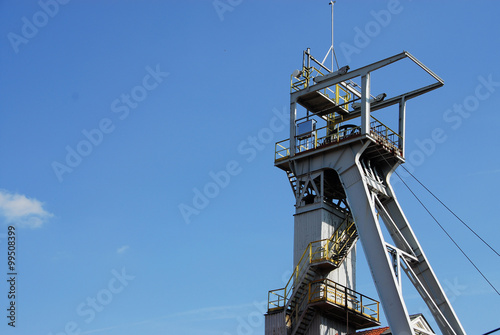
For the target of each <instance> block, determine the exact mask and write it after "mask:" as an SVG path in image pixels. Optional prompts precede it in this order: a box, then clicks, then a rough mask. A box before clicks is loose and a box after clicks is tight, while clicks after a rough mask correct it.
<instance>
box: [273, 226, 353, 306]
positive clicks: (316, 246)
mask: <svg viewBox="0 0 500 335" xmlns="http://www.w3.org/2000/svg"><path fill="white" fill-rule="evenodd" d="M355 234H356V225H355V224H354V222H352V221H349V220H348V219H345V220H344V222H342V224H341V225H340V226H339V227H338V228H337V229H336V230H335V232H334V233H333V234H332V236H331V237H330V238H329V239H324V240H319V241H314V242H311V243H309V244H308V246H307V248H306V250H304V253H303V254H302V257H301V258H300V260H299V262H298V264H297V265H296V266H295V268H294V270H293V273H292V275H291V277H290V279H289V280H288V282H287V283H286V285H285V287H284V288H280V289H277V290H272V291H269V293H268V310H269V311H273V310H277V309H282V308H284V307H285V306H286V304H287V303H288V301H289V300H290V298H291V295H292V293H293V290H294V289H295V287H296V286H297V285H300V283H301V281H302V280H303V277H304V275H305V273H306V272H307V269H308V268H309V265H310V264H313V263H318V262H324V261H329V262H332V263H334V264H335V265H337V266H338V265H339V263H340V262H341V261H342V259H340V258H338V256H339V255H341V254H342V253H343V252H344V251H345V252H347V250H345V249H346V248H347V247H348V245H347V242H348V241H349V240H350V239H352V238H354V235H355Z"/></svg>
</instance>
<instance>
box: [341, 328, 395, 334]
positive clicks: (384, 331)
mask: <svg viewBox="0 0 500 335" xmlns="http://www.w3.org/2000/svg"><path fill="white" fill-rule="evenodd" d="M389 332H390V330H389V327H382V328H375V329H370V330H364V331H361V332H357V333H354V334H349V335H382V334H389Z"/></svg>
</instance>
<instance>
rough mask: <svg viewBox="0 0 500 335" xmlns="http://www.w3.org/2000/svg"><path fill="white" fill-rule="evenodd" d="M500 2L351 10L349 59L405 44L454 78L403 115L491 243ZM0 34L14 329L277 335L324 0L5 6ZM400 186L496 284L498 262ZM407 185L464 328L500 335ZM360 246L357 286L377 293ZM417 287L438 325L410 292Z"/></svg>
mask: <svg viewBox="0 0 500 335" xmlns="http://www.w3.org/2000/svg"><path fill="white" fill-rule="evenodd" d="M216 5H218V7H217V6H216ZM499 10H500V4H499V3H497V2H492V1H475V2H470V1H453V2H452V1H440V2H432V1H408V0H400V1H350V2H348V1H345V0H344V1H342V0H339V1H337V4H336V5H335V11H336V19H335V40H336V51H337V55H338V58H339V63H340V65H341V66H342V65H345V64H348V65H350V67H351V69H355V68H357V67H360V66H363V65H366V64H369V63H372V62H374V61H377V60H380V59H382V58H386V57H388V56H391V55H394V54H396V53H399V52H401V51H402V50H407V51H409V52H411V53H412V54H413V55H415V56H416V57H417V58H418V59H419V60H421V61H422V62H423V63H424V64H426V65H427V66H428V67H429V68H431V69H432V70H433V71H435V72H436V73H437V74H438V75H439V76H441V77H442V78H443V79H444V81H445V86H444V87H442V88H440V89H439V90H436V91H433V92H432V93H429V94H426V95H424V96H422V97H419V98H417V99H414V100H412V101H411V102H410V103H408V106H407V108H408V120H407V153H408V156H407V158H408V165H411V167H412V171H414V174H415V175H416V176H417V177H418V178H419V179H420V180H422V181H423V182H424V183H425V184H426V185H427V186H428V187H430V188H431V189H432V190H433V191H434V192H435V193H436V194H437V195H438V196H439V197H440V198H441V199H442V200H444V201H445V202H446V203H447V204H448V206H449V207H451V208H453V209H454V210H455V211H456V212H457V214H458V215H459V216H461V217H462V218H463V219H464V220H465V221H466V222H468V223H469V225H470V226H472V227H473V228H474V229H475V230H476V231H477V232H478V233H479V234H480V235H482V236H483V237H484V238H485V239H486V240H487V241H488V242H490V243H491V244H492V245H493V246H494V247H495V248H496V249H497V250H498V249H499V248H500V245H499V244H498V238H497V237H498V235H499V233H500V228H499V226H500V225H499V224H498V223H499V222H498V213H497V211H496V209H497V207H498V195H497V194H498V192H497V190H498V188H499V187H500V179H499V176H500V169H499V166H500V158H499V155H498V148H497V146H496V144H497V136H496V132H497V125H498V124H499V122H500V115H499V113H497V111H498V106H499V104H500V67H499V66H498V59H499V58H498V57H499V51H500V48H499V44H498V37H497V34H498V32H499V31H500V22H499V21H498V17H497V16H498V15H497V14H498V12H499ZM381 13H390V15H389V16H387V15H386V16H383V15H382V14H381ZM370 29H372V30H370ZM360 32H361V33H360ZM367 32H369V34H368V35H365V34H366V33H367ZM0 33H1V34H0V35H1V36H2V37H1V41H2V42H0V57H1V62H0V73H1V76H0V97H1V99H0V157H1V159H2V166H1V168H0V190H1V191H0V221H1V223H2V224H1V225H0V244H1V245H2V246H1V250H2V251H1V252H0V264H1V266H0V268H2V269H3V270H2V274H1V276H2V278H5V277H7V275H6V273H7V270H6V262H7V251H6V246H7V244H6V242H7V240H6V234H7V227H8V226H9V225H15V226H16V227H17V230H16V231H17V251H18V258H17V260H16V261H17V264H16V266H17V271H18V276H17V290H18V292H17V293H18V296H17V299H16V306H17V319H16V329H15V330H14V329H12V328H11V327H9V326H7V322H6V318H5V315H6V311H5V309H6V308H7V307H6V306H7V304H8V303H9V300H8V299H7V298H6V293H7V291H8V287H7V283H6V281H4V280H2V281H1V282H2V284H0V296H1V297H2V299H0V304H1V309H0V310H2V311H4V312H2V313H3V314H2V315H1V320H3V321H2V323H1V324H0V329H2V333H4V334H14V333H16V334H43V335H46V334H47V335H48V334H54V335H56V334H57V335H60V334H72V333H75V334H76V333H80V334H111V335H113V334H121V335H128V334H138V333H141V334H179V335H182V334H214V335H216V334H220V335H227V334H231V335H232V334H262V333H263V331H264V325H263V317H262V314H263V312H264V311H265V308H264V307H263V306H264V304H263V302H265V300H266V299H267V291H268V290H270V289H274V288H278V287H281V286H283V281H284V280H287V279H288V278H287V276H288V275H289V274H290V270H291V266H292V242H293V216H292V214H293V212H294V207H293V203H294V200H293V196H292V192H291V190H290V186H289V185H288V181H287V179H286V175H285V173H284V172H282V171H281V170H279V169H277V168H275V167H274V166H273V157H274V142H276V141H279V140H282V139H285V138H287V137H288V121H287V113H288V103H289V81H290V74H291V73H292V71H293V70H294V69H296V68H299V67H300V66H301V61H302V51H303V50H304V49H305V48H307V47H309V48H311V51H312V53H313V54H314V55H316V58H319V59H322V58H323V57H324V55H325V54H326V51H327V50H328V47H329V45H330V7H329V6H328V1H305V0H301V1H295V0H294V1H286V2H285V1H250V0H243V1H242V0H232V1H229V0H220V1H219V2H213V1H195V0H191V1H132V0H130V1H116V0H115V1H81V0H72V1H68V0H66V1H62V0H61V1H60V2H55V0H45V1H44V0H42V1H40V2H36V1H11V0H8V1H0ZM362 35H365V36H366V37H365V38H363V37H362ZM382 79H383V78H382ZM387 85H389V86H390V82H387ZM480 85H482V87H483V88H481V89H479V91H478V86H480ZM460 105H463V106H465V107H467V108H466V109H464V108H465V107H462V112H458V110H459V109H457V108H460ZM435 129H441V130H442V133H443V134H444V135H443V136H442V140H440V141H439V142H436V141H434V142H433V145H429V146H427V147H425V146H424V143H429V142H428V141H429V139H432V133H433V131H435ZM410 155H411V156H410ZM402 174H403V173H402ZM406 180H407V182H408V183H409V184H410V186H411V187H412V188H413V189H415V190H416V191H417V193H418V194H419V195H421V196H422V198H423V199H424V201H425V202H426V203H427V204H428V205H429V207H430V209H431V210H432V211H433V213H435V214H436V216H437V217H438V218H439V219H440V222H441V223H442V224H443V226H445V227H446V229H447V230H448V231H449V232H450V233H451V234H452V235H453V236H454V237H455V238H456V240H457V241H458V243H460V245H461V246H463V248H464V250H465V251H466V252H467V253H468V254H469V255H470V257H471V258H472V259H473V260H474V262H476V264H477V265H478V266H479V267H480V269H481V270H482V271H483V272H484V273H485V275H486V276H488V278H489V279H490V280H491V281H492V283H493V284H494V285H495V286H496V287H497V288H498V287H500V272H499V269H500V267H499V265H500V262H499V259H498V256H496V255H494V254H493V253H492V252H491V251H490V250H489V249H487V248H486V247H484V245H483V244H482V243H480V242H478V240H477V239H475V237H473V236H472V235H471V234H470V232H468V231H467V230H466V229H465V228H464V227H463V226H462V225H461V224H460V223H459V222H457V221H456V220H455V219H454V218H453V217H452V216H451V215H449V214H448V213H446V212H445V211H444V210H443V209H442V208H441V207H439V206H438V205H437V204H436V203H435V202H433V200H432V199H431V198H430V197H428V196H426V195H425V193H424V192H423V191H422V190H421V189H420V188H418V185H417V184H416V183H415V182H414V181H413V180H411V179H409V178H407V179H406ZM217 183H218V184H217ZM396 191H397V192H398V197H399V200H400V202H401V204H402V206H403V209H404V210H405V213H406V215H407V217H408V218H409V220H410V223H411V224H412V227H413V228H414V230H415V232H416V234H417V236H418V237H419V240H420V242H421V244H422V246H423V248H424V250H425V252H426V254H427V256H428V258H429V260H430V262H431V265H432V266H433V268H434V270H435V272H436V274H437V276H438V277H439V279H440V280H441V283H442V285H443V287H444V288H445V290H446V291H447V292H448V294H449V298H450V300H451V301H452V304H453V306H454V308H455V310H456V312H457V314H458V316H459V318H460V319H461V322H462V324H463V326H464V328H465V329H466V330H467V331H468V332H469V333H471V334H480V333H481V334H482V333H484V332H486V331H489V330H491V329H494V328H497V327H499V326H500V324H498V311H499V309H498V307H497V306H498V305H499V303H500V298H499V296H498V295H497V294H496V293H495V292H494V291H493V290H492V289H491V288H490V287H489V286H488V285H487V284H486V283H485V282H484V281H483V280H482V278H481V277H480V275H479V274H478V273H477V272H475V270H474V269H473V267H472V266H471V265H470V264H469V263H468V262H467V260H466V259H465V258H464V257H463V256H462V255H461V254H460V252H459V251H458V250H457V249H456V248H455V247H454V246H453V245H452V243H451V242H450V241H449V240H448V239H447V238H446V236H445V235H444V233H443V232H442V231H441V230H440V229H439V227H437V225H436V224H435V223H434V222H433V221H432V219H431V218H430V217H429V216H428V215H427V214H426V213H425V212H424V211H423V210H422V209H421V207H419V205H418V204H417V203H416V201H415V200H414V199H413V198H412V196H411V194H409V192H408V191H407V190H406V189H405V188H404V187H403V185H402V184H401V183H398V184H397V185H396ZM199 193H202V194H205V195H206V197H205V198H203V197H200V196H199V195H198V194H199ZM183 206H190V207H191V208H194V209H195V210H194V211H191V212H190V215H187V216H186V215H184V216H183V215H182V212H181V210H180V208H185V207H183ZM196 206H197V207H196ZM195 207H196V208H195ZM362 253H363V251H362V250H361V248H359V250H358V255H359V262H358V290H359V291H360V292H361V293H364V294H366V295H368V296H372V297H374V298H377V296H376V291H375V288H374V286H373V284H372V281H371V278H370V275H369V271H368V270H367V266H366V264H365V262H364V261H363V256H362ZM405 294H406V296H407V305H408V308H409V310H410V313H420V312H424V313H426V316H427V319H428V320H430V319H431V317H430V314H429V313H428V312H426V311H425V305H424V303H423V301H422V300H421V299H420V298H419V297H418V296H417V294H416V293H415V291H414V290H413V289H412V288H411V287H410V285H409V283H406V284H405ZM4 314H5V315H4ZM434 328H435V329H437V326H434Z"/></svg>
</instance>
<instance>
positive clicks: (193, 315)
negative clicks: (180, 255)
mask: <svg viewBox="0 0 500 335" xmlns="http://www.w3.org/2000/svg"><path fill="white" fill-rule="evenodd" d="M257 304H258V303H253V304H252V303H248V304H241V305H232V306H213V307H205V308H198V309H193V310H189V311H184V312H179V313H174V314H168V315H163V316H159V317H156V318H152V319H148V320H143V321H138V322H134V323H129V324H121V325H115V326H110V327H105V328H100V329H92V330H88V331H85V332H82V333H81V334H82V335H83V334H95V333H101V332H105V331H108V330H111V329H117V328H131V327H134V326H138V325H144V324H148V323H152V322H158V321H161V320H165V319H171V318H175V319H176V320H177V321H178V322H182V321H183V320H184V321H185V322H189V323H191V324H192V323H193V322H200V321H210V320H220V319H236V318H237V317H246V316H248V313H249V312H257V311H259V310H260V309H258V308H257V307H256V305H257ZM261 304H262V303H261ZM262 315H263V314H262ZM183 317H185V318H183ZM207 334H208V333H207Z"/></svg>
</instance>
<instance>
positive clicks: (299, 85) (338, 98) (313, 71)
mask: <svg viewBox="0 0 500 335" xmlns="http://www.w3.org/2000/svg"><path fill="white" fill-rule="evenodd" d="M326 72H327V71H326V70H323V72H322V71H321V70H319V69H317V68H315V67H314V66H311V67H305V66H304V67H303V68H302V74H301V75H300V77H298V78H297V77H294V76H293V75H292V76H290V92H296V91H300V90H303V89H305V88H307V87H309V86H311V80H313V79H314V78H315V77H321V76H324V75H325V74H328V73H326ZM294 79H295V81H294ZM344 85H345V84H344ZM344 85H342V84H336V85H332V86H331V87H326V88H324V89H322V90H320V91H318V92H321V93H323V94H324V95H326V96H327V97H328V98H330V99H331V100H333V101H334V102H335V104H336V105H338V106H340V107H341V108H343V109H344V110H345V111H346V112H348V104H349V102H350V100H351V92H349V90H348V89H347V88H346V87H344Z"/></svg>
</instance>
